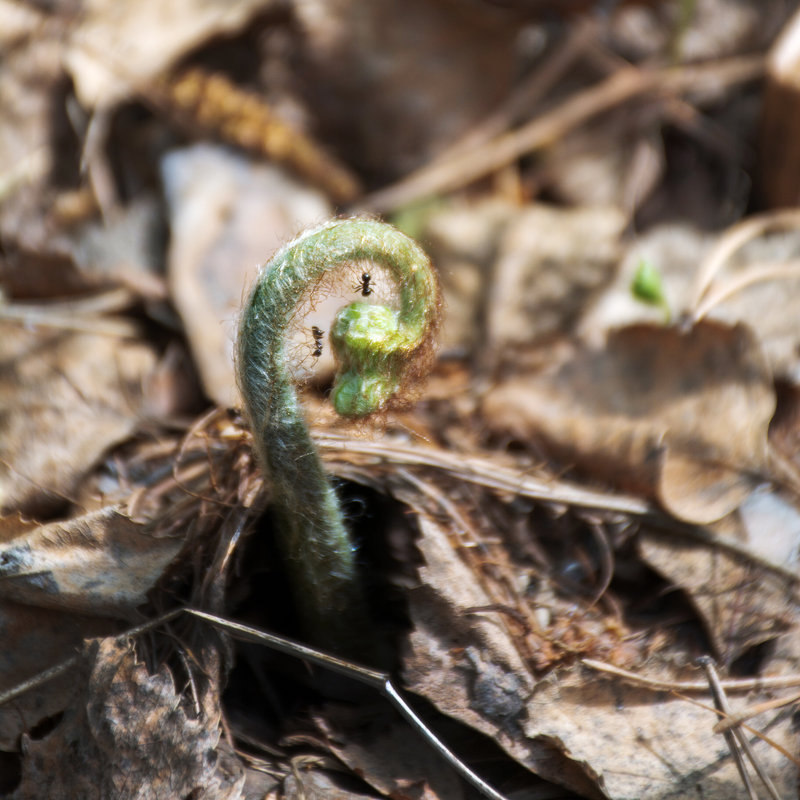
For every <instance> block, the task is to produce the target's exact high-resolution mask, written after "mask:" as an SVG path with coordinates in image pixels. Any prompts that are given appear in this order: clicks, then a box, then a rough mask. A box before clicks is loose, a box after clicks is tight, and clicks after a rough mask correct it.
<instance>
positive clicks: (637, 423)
mask: <svg viewBox="0 0 800 800" xmlns="http://www.w3.org/2000/svg"><path fill="white" fill-rule="evenodd" d="M483 407H484V412H485V414H486V418H487V423H488V424H489V425H490V427H491V428H492V429H494V430H496V431H503V432H506V433H508V432H510V433H512V434H513V435H515V436H518V437H519V438H521V439H524V440H531V439H536V438H538V437H542V438H543V439H545V440H546V441H548V442H549V443H550V444H551V446H553V447H554V449H556V450H557V451H559V452H560V453H562V454H563V455H564V456H565V457H566V458H568V459H570V460H574V461H575V462H576V463H577V464H579V465H580V466H582V467H584V468H587V469H589V470H591V471H593V472H597V473H598V474H600V475H602V476H603V477H607V476H608V475H613V476H615V478H618V480H619V482H620V483H621V484H623V485H631V486H633V487H635V488H636V489H638V490H640V491H645V492H647V493H648V494H650V495H651V496H655V497H657V498H658V499H659V501H660V502H661V503H662V504H663V506H664V507H665V508H666V509H667V510H668V511H669V512H670V513H671V514H673V515H675V516H676V517H678V518H679V519H682V520H686V521H688V522H694V523H708V522H713V521H714V520H717V519H720V518H721V517H723V516H725V515H726V514H728V513H730V512H731V511H733V510H734V509H735V508H737V507H738V506H739V505H740V504H741V503H742V501H743V500H744V499H745V497H747V495H748V494H749V492H750V491H751V490H752V489H753V488H754V486H755V485H756V484H757V483H758V482H761V481H763V479H764V476H765V475H766V474H767V465H768V459H767V454H768V447H767V429H768V426H769V421H770V419H771V417H772V414H773V412H774V409H775V394H774V389H773V385H772V376H771V373H770V370H769V367H768V365H767V363H766V360H765V358H764V355H763V353H762V351H761V349H760V347H759V344H758V342H757V341H756V340H755V338H754V336H753V335H752V333H751V332H750V331H749V329H748V328H746V327H745V326H743V325H737V326H734V327H729V326H727V325H724V324H721V323H716V322H711V321H703V322H701V323H699V324H698V325H695V326H694V327H693V328H692V329H691V330H689V331H687V332H683V331H681V330H680V329H679V328H676V327H659V326H652V325H645V324H641V325H632V326H629V327H626V328H621V329H619V330H616V331H612V332H611V333H610V334H609V336H608V340H607V343H606V346H605V348H604V349H602V350H595V349H591V348H583V349H580V350H578V351H577V353H576V354H575V355H574V357H572V358H571V359H570V360H567V361H563V362H561V363H557V364H555V365H554V366H552V367H550V368H548V369H546V370H543V371H542V372H540V373H537V374H535V375H532V376H525V377H512V378H509V379H508V380H506V381H504V382H502V383H501V384H499V385H498V386H497V387H496V388H495V389H493V390H492V391H491V392H489V394H488V395H487V397H486V399H485V402H484V406H483Z"/></svg>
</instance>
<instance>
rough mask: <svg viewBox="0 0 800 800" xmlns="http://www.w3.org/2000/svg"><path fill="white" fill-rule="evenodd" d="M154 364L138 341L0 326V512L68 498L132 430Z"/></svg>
mask: <svg viewBox="0 0 800 800" xmlns="http://www.w3.org/2000/svg"><path fill="white" fill-rule="evenodd" d="M155 365H156V355H155V352H154V351H153V349H152V348H151V347H150V346H149V345H147V344H145V343H143V342H134V341H126V340H118V339H115V338H113V337H110V336H100V335H92V334H86V333H74V334H65V333H61V332H59V331H54V330H52V329H50V330H46V329H42V330H39V331H30V330H26V329H23V328H21V327H20V326H17V325H13V324H9V323H0V408H2V409H3V415H2V417H0V511H1V512H4V513H8V512H9V511H11V510H13V509H22V510H24V511H25V512H26V513H28V514H34V515H41V514H45V513H47V512H48V511H49V510H50V508H51V507H52V506H53V505H55V504H61V503H63V502H64V500H65V499H70V498H71V497H72V496H73V495H74V494H75V492H76V490H77V487H78V486H79V485H80V483H81V481H82V480H83V478H84V476H85V474H86V473H87V472H88V471H89V469H90V468H91V467H92V466H93V465H94V464H95V463H96V462H97V461H98V459H99V458H100V457H101V456H102V454H103V452H104V451H105V450H107V449H108V448H110V447H111V446H112V445H114V444H116V443H118V442H120V441H122V440H123V439H125V438H127V437H128V436H130V434H131V433H132V432H133V431H134V430H135V428H136V426H137V424H138V415H139V414H140V413H142V412H143V408H144V393H143V385H144V383H145V382H146V379H147V377H148V376H149V375H150V373H151V372H152V371H153V369H154V368H155Z"/></svg>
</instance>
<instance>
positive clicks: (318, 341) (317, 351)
mask: <svg viewBox="0 0 800 800" xmlns="http://www.w3.org/2000/svg"><path fill="white" fill-rule="evenodd" d="M311 335H312V336H313V337H314V350H313V352H312V353H311V355H312V356H314V358H319V357H320V356H321V355H322V337H323V336H324V335H325V331H323V330H320V329H319V328H318V327H317V326H316V325H312V326H311Z"/></svg>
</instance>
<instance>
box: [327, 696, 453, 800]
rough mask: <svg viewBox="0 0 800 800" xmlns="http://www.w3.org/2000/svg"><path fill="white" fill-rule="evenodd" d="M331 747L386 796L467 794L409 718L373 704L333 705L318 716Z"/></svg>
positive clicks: (442, 799)
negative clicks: (391, 718) (401, 718)
mask: <svg viewBox="0 0 800 800" xmlns="http://www.w3.org/2000/svg"><path fill="white" fill-rule="evenodd" d="M315 722H316V724H317V726H318V727H319V728H320V729H321V730H322V731H323V733H324V734H325V738H326V742H327V744H328V745H329V746H330V748H331V751H332V752H333V753H334V754H335V755H336V756H337V757H338V758H339V759H341V761H342V762H343V763H344V764H346V765H347V766H348V767H349V768H350V769H351V770H353V772H355V774H356V775H358V776H359V777H360V778H362V779H363V780H365V781H366V782H367V783H368V784H369V785H370V786H372V787H373V788H374V789H375V790H376V791H378V792H380V793H381V794H382V795H385V796H386V797H398V796H403V797H405V798H409V800H437V798H438V800H463V798H464V789H463V783H462V782H461V781H460V780H459V778H458V777H457V775H456V773H455V772H454V771H453V770H452V769H451V768H450V767H449V766H447V764H445V762H444V760H443V759H442V758H441V756H440V755H439V754H438V753H436V752H435V751H434V750H432V749H431V746H430V745H429V744H428V743H427V742H425V741H423V739H422V738H421V737H420V735H419V734H418V733H417V732H416V731H414V730H412V729H411V728H410V727H409V725H408V724H407V723H406V722H405V721H399V720H394V721H391V722H390V721H387V718H386V716H385V715H383V714H381V713H377V714H376V713H375V709H369V708H364V707H360V708H351V707H348V706H332V705H328V706H326V708H325V712H324V715H318V716H317V717H316V719H315Z"/></svg>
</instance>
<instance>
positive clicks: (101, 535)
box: [0, 506, 183, 616]
mask: <svg viewBox="0 0 800 800" xmlns="http://www.w3.org/2000/svg"><path fill="white" fill-rule="evenodd" d="M10 523H14V524H10ZM182 545H183V541H182V539H179V538H157V537H154V536H153V535H152V533H151V529H150V528H149V527H148V526H146V525H143V524H141V523H137V522H134V521H133V520H132V519H130V518H129V517H127V516H125V515H124V514H123V513H122V512H121V510H120V509H118V508H115V507H113V506H107V507H105V508H101V509H99V510H97V511H91V512H89V513H87V514H84V515H82V516H78V517H73V518H72V519H68V520H64V521H59V522H51V523H48V524H46V525H38V524H36V523H35V522H27V523H26V522H21V521H19V520H2V519H0V597H3V598H6V599H8V600H14V601H16V602H19V603H27V604H29V605H34V606H42V607H46V608H57V609H71V610H73V611H77V612H79V613H82V614H100V615H105V616H114V615H118V614H123V615H124V614H125V613H126V612H127V613H130V611H131V610H132V609H134V608H135V607H136V606H139V605H141V604H142V603H144V602H145V600H146V594H147V592H148V591H150V590H151V589H152V588H153V586H154V585H155V583H156V581H157V580H158V579H159V577H160V576H161V574H162V573H163V571H164V570H165V569H166V567H167V565H168V564H169V563H170V562H171V561H172V560H173V559H174V558H175V556H176V555H177V554H178V552H179V551H180V549H181V547H182Z"/></svg>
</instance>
